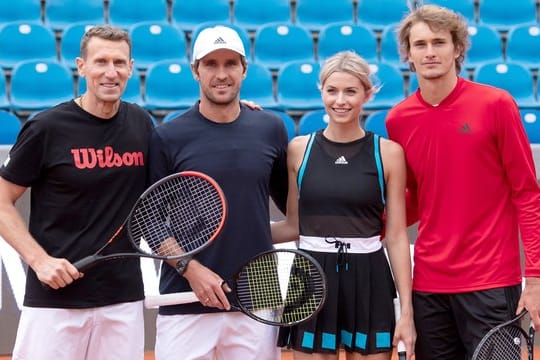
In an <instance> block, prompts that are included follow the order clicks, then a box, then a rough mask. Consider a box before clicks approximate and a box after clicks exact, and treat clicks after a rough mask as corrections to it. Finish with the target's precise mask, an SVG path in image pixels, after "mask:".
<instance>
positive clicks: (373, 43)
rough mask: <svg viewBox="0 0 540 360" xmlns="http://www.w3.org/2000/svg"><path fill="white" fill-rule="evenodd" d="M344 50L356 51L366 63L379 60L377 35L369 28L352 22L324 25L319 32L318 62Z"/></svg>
mask: <svg viewBox="0 0 540 360" xmlns="http://www.w3.org/2000/svg"><path fill="white" fill-rule="evenodd" d="M344 50H351V51H354V52H356V53H357V54H359V55H360V56H362V57H363V58H364V59H365V60H366V61H367V62H368V63H374V62H378V61H379V59H378V55H377V37H376V36H375V33H374V32H373V31H371V30H370V29H369V28H367V27H365V26H363V25H355V24H353V23H331V24H328V25H326V26H324V27H323V28H322V29H321V31H320V33H319V43H318V51H317V58H318V60H319V62H322V61H324V60H325V59H326V58H328V57H330V56H332V55H334V54H335V53H337V52H339V51H344Z"/></svg>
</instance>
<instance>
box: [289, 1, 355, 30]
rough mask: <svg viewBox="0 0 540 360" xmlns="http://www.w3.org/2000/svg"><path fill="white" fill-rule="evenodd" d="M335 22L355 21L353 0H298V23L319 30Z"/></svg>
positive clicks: (309, 28)
mask: <svg viewBox="0 0 540 360" xmlns="http://www.w3.org/2000/svg"><path fill="white" fill-rule="evenodd" d="M333 22H349V23H352V22H354V11H353V2H352V1H351V0H332V1H328V0H296V21H295V23H296V25H300V26H303V27H305V28H306V29H308V30H310V31H314V32H318V31H321V29H322V28H323V27H324V26H325V25H326V24H328V23H333Z"/></svg>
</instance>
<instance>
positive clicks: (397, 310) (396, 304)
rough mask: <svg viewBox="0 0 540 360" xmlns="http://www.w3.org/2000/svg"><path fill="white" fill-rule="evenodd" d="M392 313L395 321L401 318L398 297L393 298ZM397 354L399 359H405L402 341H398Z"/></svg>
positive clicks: (405, 350)
mask: <svg viewBox="0 0 540 360" xmlns="http://www.w3.org/2000/svg"><path fill="white" fill-rule="evenodd" d="M394 314H395V317H396V323H397V322H398V320H399V319H400V318H401V305H400V304H399V299H398V298H394ZM397 355H398V359H399V360H406V359H407V349H406V348H405V344H404V343H403V341H399V342H398V345H397Z"/></svg>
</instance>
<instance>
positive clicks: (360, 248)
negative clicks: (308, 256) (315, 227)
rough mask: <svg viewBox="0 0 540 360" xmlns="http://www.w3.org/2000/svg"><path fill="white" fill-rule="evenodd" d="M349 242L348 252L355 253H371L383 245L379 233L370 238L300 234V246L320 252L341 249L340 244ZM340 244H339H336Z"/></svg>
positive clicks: (300, 247)
mask: <svg viewBox="0 0 540 360" xmlns="http://www.w3.org/2000/svg"><path fill="white" fill-rule="evenodd" d="M340 243H341V244H348V245H346V246H347V252H350V253H355V254H369V253H372V252H375V251H377V250H379V249H380V248H381V247H382V243H381V237H380V236H379V235H377V236H372V237H369V238H344V237H318V236H304V235H300V240H299V242H298V248H299V249H304V250H310V251H319V252H335V253H337V252H338V251H339V247H340V246H339V244H340ZM336 244H338V246H336Z"/></svg>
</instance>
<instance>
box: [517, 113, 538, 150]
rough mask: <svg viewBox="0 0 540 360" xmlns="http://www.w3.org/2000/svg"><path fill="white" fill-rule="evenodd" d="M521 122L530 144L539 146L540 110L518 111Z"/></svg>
mask: <svg viewBox="0 0 540 360" xmlns="http://www.w3.org/2000/svg"><path fill="white" fill-rule="evenodd" d="M520 114H521V121H522V122H523V127H524V128H525V132H526V133H527V137H528V138H529V142H530V143H531V144H540V109H520Z"/></svg>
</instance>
